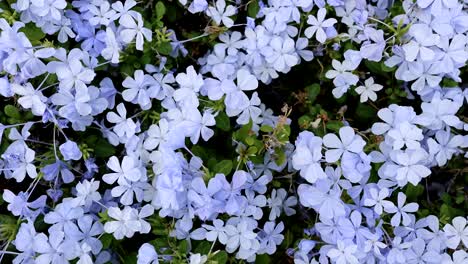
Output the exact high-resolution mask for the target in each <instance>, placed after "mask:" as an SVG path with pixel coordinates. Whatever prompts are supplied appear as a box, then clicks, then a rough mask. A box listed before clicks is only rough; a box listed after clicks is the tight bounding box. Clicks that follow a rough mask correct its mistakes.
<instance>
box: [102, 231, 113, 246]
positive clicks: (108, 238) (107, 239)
mask: <svg viewBox="0 0 468 264" xmlns="http://www.w3.org/2000/svg"><path fill="white" fill-rule="evenodd" d="M99 240H101V242H102V248H104V249H107V248H109V247H110V245H111V243H112V240H114V239H113V238H112V235H111V234H104V235H102V236H101V238H100V239H99Z"/></svg>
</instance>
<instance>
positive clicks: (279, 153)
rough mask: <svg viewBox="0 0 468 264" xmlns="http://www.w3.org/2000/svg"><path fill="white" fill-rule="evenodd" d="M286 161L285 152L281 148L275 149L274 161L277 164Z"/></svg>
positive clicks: (279, 164)
mask: <svg viewBox="0 0 468 264" xmlns="http://www.w3.org/2000/svg"><path fill="white" fill-rule="evenodd" d="M285 162H286V153H285V152H284V150H282V149H281V148H276V149H275V163H276V165H278V166H281V165H283V164H284V163H285Z"/></svg>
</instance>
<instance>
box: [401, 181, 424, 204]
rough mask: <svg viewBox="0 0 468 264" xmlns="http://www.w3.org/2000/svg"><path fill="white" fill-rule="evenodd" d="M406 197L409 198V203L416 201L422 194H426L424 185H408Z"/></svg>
mask: <svg viewBox="0 0 468 264" xmlns="http://www.w3.org/2000/svg"><path fill="white" fill-rule="evenodd" d="M406 186H407V187H406V192H405V194H406V196H407V197H408V200H409V201H416V200H417V198H418V197H419V196H421V194H423V193H424V187H423V186H422V185H416V186H414V185H412V184H408V185H406Z"/></svg>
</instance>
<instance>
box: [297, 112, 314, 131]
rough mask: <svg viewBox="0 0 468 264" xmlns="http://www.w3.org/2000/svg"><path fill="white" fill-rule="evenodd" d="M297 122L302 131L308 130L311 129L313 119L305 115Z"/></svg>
mask: <svg viewBox="0 0 468 264" xmlns="http://www.w3.org/2000/svg"><path fill="white" fill-rule="evenodd" d="M297 122H298V124H299V126H300V127H301V128H302V129H307V128H309V127H310V124H311V123H312V119H311V118H310V117H309V116H308V115H303V116H301V117H299V120H298V121H297Z"/></svg>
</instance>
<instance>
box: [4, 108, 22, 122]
mask: <svg viewBox="0 0 468 264" xmlns="http://www.w3.org/2000/svg"><path fill="white" fill-rule="evenodd" d="M3 111H4V112H5V115H7V116H8V117H11V118H13V119H15V120H20V119H21V114H20V111H19V110H18V108H16V107H15V106H13V105H5V107H4V108H3Z"/></svg>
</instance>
